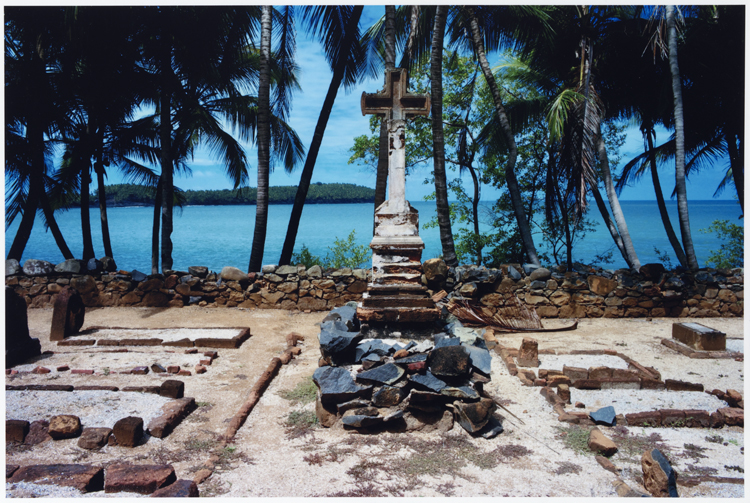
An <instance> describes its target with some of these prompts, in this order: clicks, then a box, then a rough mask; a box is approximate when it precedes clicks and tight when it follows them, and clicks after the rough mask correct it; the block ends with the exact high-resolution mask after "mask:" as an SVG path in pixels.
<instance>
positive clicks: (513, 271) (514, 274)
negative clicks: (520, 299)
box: [508, 265, 522, 281]
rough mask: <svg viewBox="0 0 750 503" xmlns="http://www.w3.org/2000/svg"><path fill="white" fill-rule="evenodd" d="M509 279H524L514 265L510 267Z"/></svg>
mask: <svg viewBox="0 0 750 503" xmlns="http://www.w3.org/2000/svg"><path fill="white" fill-rule="evenodd" d="M508 277H509V278H510V279H512V280H513V281H518V280H520V279H521V278H522V276H521V273H520V272H518V271H517V270H516V268H515V267H513V266H512V265H509V266H508Z"/></svg>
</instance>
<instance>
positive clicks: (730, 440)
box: [727, 438, 740, 447]
mask: <svg viewBox="0 0 750 503" xmlns="http://www.w3.org/2000/svg"><path fill="white" fill-rule="evenodd" d="M727 442H729V443H730V444H732V445H736V446H737V447H739V446H740V443H739V442H738V441H736V440H735V439H733V438H730V439H729V440H727Z"/></svg>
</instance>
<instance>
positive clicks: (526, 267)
mask: <svg viewBox="0 0 750 503" xmlns="http://www.w3.org/2000/svg"><path fill="white" fill-rule="evenodd" d="M521 267H522V268H523V272H525V273H526V276H528V275H529V274H531V273H532V272H534V271H535V270H537V269H540V268H541V266H538V265H536V264H523V265H522V266H521Z"/></svg>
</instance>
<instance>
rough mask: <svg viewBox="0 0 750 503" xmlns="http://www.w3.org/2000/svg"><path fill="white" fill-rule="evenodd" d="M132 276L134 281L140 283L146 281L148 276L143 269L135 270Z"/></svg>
mask: <svg viewBox="0 0 750 503" xmlns="http://www.w3.org/2000/svg"><path fill="white" fill-rule="evenodd" d="M130 277H131V279H132V280H133V281H137V282H138V283H140V282H141V281H145V280H146V278H148V276H147V275H146V274H144V273H142V272H141V271H136V270H133V272H131V273H130Z"/></svg>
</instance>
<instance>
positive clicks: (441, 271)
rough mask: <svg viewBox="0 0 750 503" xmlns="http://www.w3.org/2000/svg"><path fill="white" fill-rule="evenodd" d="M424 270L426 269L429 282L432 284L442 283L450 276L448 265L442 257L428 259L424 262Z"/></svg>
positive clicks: (426, 277) (425, 272)
mask: <svg viewBox="0 0 750 503" xmlns="http://www.w3.org/2000/svg"><path fill="white" fill-rule="evenodd" d="M422 271H424V275H425V279H426V280H427V284H428V285H431V286H439V285H441V284H442V283H444V282H445V279H446V278H447V277H448V266H447V265H446V264H445V261H444V260H443V259H440V258H432V259H429V260H426V261H425V262H424V263H423V264H422Z"/></svg>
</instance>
